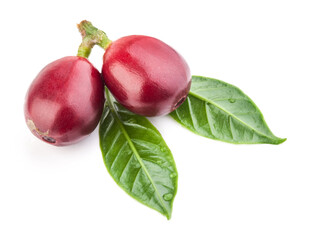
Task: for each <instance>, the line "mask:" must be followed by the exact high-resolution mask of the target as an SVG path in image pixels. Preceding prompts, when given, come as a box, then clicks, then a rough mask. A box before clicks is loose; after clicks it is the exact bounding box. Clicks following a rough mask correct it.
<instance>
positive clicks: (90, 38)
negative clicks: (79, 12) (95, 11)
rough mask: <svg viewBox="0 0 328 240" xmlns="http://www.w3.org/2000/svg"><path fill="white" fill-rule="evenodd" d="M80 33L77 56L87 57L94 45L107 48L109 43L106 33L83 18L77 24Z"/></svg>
mask: <svg viewBox="0 0 328 240" xmlns="http://www.w3.org/2000/svg"><path fill="white" fill-rule="evenodd" d="M77 27H78V29H79V31H80V33H81V35H82V43H81V45H80V46H79V49H78V53H77V56H79V57H84V58H88V57H89V55H90V53H91V49H92V48H93V47H94V45H98V46H100V47H101V48H103V49H107V48H108V47H109V45H110V44H111V42H112V41H111V40H109V39H108V37H107V35H106V33H104V32H103V31H101V30H99V29H98V28H96V27H94V26H93V25H92V23H91V22H89V21H87V20H83V21H82V22H80V24H78V25H77Z"/></svg>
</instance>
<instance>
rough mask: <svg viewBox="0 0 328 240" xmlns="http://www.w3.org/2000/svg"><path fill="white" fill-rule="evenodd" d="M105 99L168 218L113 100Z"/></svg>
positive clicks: (168, 215) (160, 198) (167, 212)
mask: <svg viewBox="0 0 328 240" xmlns="http://www.w3.org/2000/svg"><path fill="white" fill-rule="evenodd" d="M107 101H108V103H109V108H110V109H111V110H112V111H113V113H114V118H115V120H116V121H117V122H118V125H119V126H120V128H121V130H122V132H123V135H124V137H125V138H126V140H127V141H128V144H129V146H130V148H131V150H132V152H133V154H134V155H135V156H136V158H137V160H138V162H139V164H140V166H141V168H142V169H143V170H144V172H145V174H146V176H147V178H148V179H149V181H150V183H151V185H152V186H153V187H154V189H155V193H156V195H157V196H158V199H159V200H160V203H161V205H162V207H163V209H164V210H165V212H166V216H167V217H168V218H170V213H169V211H168V209H167V208H166V206H165V204H164V202H163V199H162V197H161V195H160V193H159V192H158V189H157V187H156V185H155V183H154V181H153V179H152V178H151V176H150V174H149V172H148V170H147V168H146V166H145V164H144V163H143V162H142V158H141V157H140V155H139V154H138V151H137V149H136V147H135V146H134V143H133V142H132V140H131V138H130V137H129V135H128V133H127V131H126V129H125V127H124V125H123V124H122V123H121V120H120V117H119V116H118V114H117V111H116V109H115V107H114V104H113V102H112V101H111V99H110V98H109V96H108V97H107Z"/></svg>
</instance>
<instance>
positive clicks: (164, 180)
mask: <svg viewBox="0 0 328 240" xmlns="http://www.w3.org/2000/svg"><path fill="white" fill-rule="evenodd" d="M106 94H107V102H106V104H105V108H104V112H103V115H102V118H101V121H100V127H99V138H100V148H101V151H102V155H103V159H104V163H105V165H106V168H107V170H108V172H109V174H110V175H111V176H112V177H113V178H114V180H115V182H116V183H117V184H118V185H119V186H120V187H121V188H122V189H123V190H124V191H125V192H127V193H128V194H129V195H130V196H132V197H133V198H135V199H136V200H138V201H139V202H141V203H143V204H145V205H147V206H148V207H150V208H152V209H155V210H157V211H158V212H160V213H162V214H163V215H165V216H166V217H167V219H170V217H171V213H172V205H173V200H174V197H175V195H176V192H177V180H178V173H177V169H176V166H175V163H174V159H173V156H172V154H171V151H170V149H169V148H168V146H167V145H166V143H165V141H164V140H163V138H162V136H161V134H160V133H159V132H158V130H157V129H156V128H155V127H154V126H153V125H152V124H151V123H150V122H149V121H148V120H147V118H145V117H143V116H139V115H136V114H133V113H131V112H130V111H128V110H127V109H125V108H124V107H122V106H121V105H119V104H118V103H113V102H112V100H111V99H110V97H109V93H108V90H107V89H106Z"/></svg>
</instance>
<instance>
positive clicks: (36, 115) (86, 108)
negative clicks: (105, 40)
mask: <svg viewBox="0 0 328 240" xmlns="http://www.w3.org/2000/svg"><path fill="white" fill-rule="evenodd" d="M103 104H104V85H103V82H102V79H101V75H100V73H99V71H98V70H97V69H96V68H94V67H93V65H92V64H91V63H90V62H89V61H88V60H87V59H86V58H84V57H77V56H71V57H64V58H61V59H58V60H56V61H54V62H52V63H50V64H48V65H47V66H46V67H45V68H44V69H43V70H41V72H40V73H39V74H38V75H37V77H36V78H35V79H34V81H33V82H32V84H31V86H30V88H29V90H28V92H27V95H26V101H25V106H24V112H25V119H26V123H27V125H28V127H29V128H30V130H31V131H32V133H33V134H34V135H35V136H37V137H38V138H40V139H42V140H43V141H45V142H47V143H50V144H53V145H56V146H64V145H69V144H73V143H75V142H77V141H79V140H81V139H83V138H84V137H86V136H87V135H89V134H90V133H91V132H92V131H93V130H94V129H95V128H96V126H97V124H98V122H99V120H100V117H101V113H102V110H103Z"/></svg>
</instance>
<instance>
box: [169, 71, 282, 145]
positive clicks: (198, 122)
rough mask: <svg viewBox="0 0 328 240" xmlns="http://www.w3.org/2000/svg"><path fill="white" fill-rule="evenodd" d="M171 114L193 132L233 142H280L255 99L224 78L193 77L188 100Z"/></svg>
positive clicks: (280, 139)
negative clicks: (222, 79)
mask: <svg viewBox="0 0 328 240" xmlns="http://www.w3.org/2000/svg"><path fill="white" fill-rule="evenodd" d="M171 116H172V117H173V118H174V119H175V120H176V121H177V122H179V123H180V124H181V125H183V126H184V127H186V128H187V129H189V130H191V131H192V132H194V133H196V134H199V135H201V136H204V137H208V138H212V139H216V140H221V141H224V142H229V143H247V144H251V143H253V144H254V143H268V144H280V143H282V142H284V141H285V140H286V139H285V138H278V137H276V136H275V135H273V133H272V132H271V131H270V129H269V127H268V125H267V124H266V122H265V121H264V118H263V115H262V113H261V112H260V110H259V109H258V108H257V106H256V105H255V104H254V102H253V101H252V100H251V99H250V98H249V97H248V96H247V95H246V94H244V93H243V92H242V91H241V90H240V89H239V88H237V87H235V86H233V85H230V84H228V83H225V82H223V81H220V80H217V79H212V78H206V77H200V76H193V77H192V84H191V89H190V92H189V95H188V97H187V99H186V101H185V102H184V103H183V104H182V105H181V106H180V107H179V108H178V109H176V110H175V111H174V112H172V113H171Z"/></svg>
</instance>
